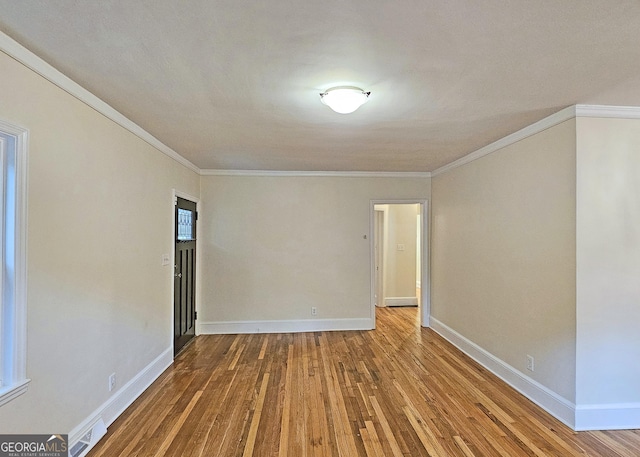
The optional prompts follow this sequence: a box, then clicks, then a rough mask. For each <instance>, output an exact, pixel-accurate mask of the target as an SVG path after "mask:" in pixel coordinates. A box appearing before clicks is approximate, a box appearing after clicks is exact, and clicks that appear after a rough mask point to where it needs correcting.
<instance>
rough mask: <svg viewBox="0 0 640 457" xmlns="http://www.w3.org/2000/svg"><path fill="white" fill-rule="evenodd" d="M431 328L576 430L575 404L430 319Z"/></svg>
mask: <svg viewBox="0 0 640 457" xmlns="http://www.w3.org/2000/svg"><path fill="white" fill-rule="evenodd" d="M431 328H432V329H433V330H434V331H436V332H437V333H438V334H439V335H441V336H442V337H443V338H444V339H446V340H447V341H449V342H450V343H451V344H453V345H454V346H455V347H457V348H458V349H460V350H461V351H462V352H464V353H465V354H466V355H468V356H469V357H471V358H472V359H473V360H475V361H476V362H478V363H479V364H480V365H482V366H483V367H484V368H486V369H487V370H489V371H490V372H492V373H493V374H495V375H496V376H497V377H499V378H500V379H502V380H503V381H504V382H506V383H507V384H508V385H510V386H511V387H513V388H514V389H515V390H517V391H518V392H520V393H521V394H522V395H524V396H525V397H527V398H528V399H529V400H531V401H532V402H534V403H535V404H537V405H538V406H540V407H541V408H542V409H544V410H545V411H547V412H548V413H549V414H551V415H552V416H554V417H555V418H556V419H558V420H559V421H560V422H562V423H564V424H565V425H567V426H569V427H570V428H572V429H574V430H576V423H575V417H576V405H575V404H574V403H572V402H570V401H569V400H567V399H565V398H563V397H562V396H560V395H558V394H557V393H555V392H554V391H552V390H551V389H549V388H547V387H545V386H543V385H542V384H540V383H539V382H537V381H535V380H534V379H531V378H530V377H529V376H527V375H525V374H524V373H522V372H520V371H519V370H516V369H515V368H513V367H512V366H511V365H509V364H508V363H506V362H504V361H503V360H501V359H499V358H498V357H496V356H494V355H493V354H491V353H490V352H488V351H486V350H484V349H483V348H481V347H480V346H478V345H477V344H475V343H474V342H473V341H470V340H468V339H467V338H465V337H464V336H462V335H461V334H460V333H458V332H456V331H455V330H453V329H452V328H450V327H449V326H447V325H445V324H443V323H442V322H440V321H439V320H437V319H435V318H433V317H432V318H431Z"/></svg>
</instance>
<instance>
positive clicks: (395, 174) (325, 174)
mask: <svg viewBox="0 0 640 457" xmlns="http://www.w3.org/2000/svg"><path fill="white" fill-rule="evenodd" d="M200 174H201V175H202V176H265V177H296V178H311V177H316V178H317V177H320V178H336V177H337V178H430V177H431V173H429V172H418V171H408V172H404V171H277V170H213V169H205V170H200Z"/></svg>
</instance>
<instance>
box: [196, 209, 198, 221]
mask: <svg viewBox="0 0 640 457" xmlns="http://www.w3.org/2000/svg"><path fill="white" fill-rule="evenodd" d="M197 220H198V212H197V211H196V221H197Z"/></svg>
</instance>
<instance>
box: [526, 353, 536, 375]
mask: <svg viewBox="0 0 640 457" xmlns="http://www.w3.org/2000/svg"><path fill="white" fill-rule="evenodd" d="M535 368H536V361H535V359H534V358H533V357H531V356H530V355H528V356H527V370H529V371H535Z"/></svg>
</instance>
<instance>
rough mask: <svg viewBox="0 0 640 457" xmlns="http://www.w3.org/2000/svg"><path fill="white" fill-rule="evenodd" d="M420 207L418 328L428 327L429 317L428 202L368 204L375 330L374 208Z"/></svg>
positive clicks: (418, 200)
mask: <svg viewBox="0 0 640 457" xmlns="http://www.w3.org/2000/svg"><path fill="white" fill-rule="evenodd" d="M406 204H409V205H416V204H419V205H420V222H421V224H420V225H421V226H420V234H421V236H420V241H421V243H420V250H421V252H420V287H421V288H420V307H419V308H420V326H422V327H429V326H430V325H429V319H430V317H431V269H430V268H429V266H430V260H429V259H430V257H429V247H430V242H429V233H430V231H429V221H430V219H429V200H428V199H426V198H409V199H386V200H371V201H370V204H369V248H370V255H369V257H370V270H371V273H370V276H371V280H370V282H371V287H370V289H371V298H370V301H371V323H372V328H376V299H375V293H376V290H375V289H376V284H375V280H376V276H375V275H376V266H375V263H376V262H375V255H376V253H375V245H374V244H375V232H374V230H375V225H376V222H375V206H376V205H406Z"/></svg>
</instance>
